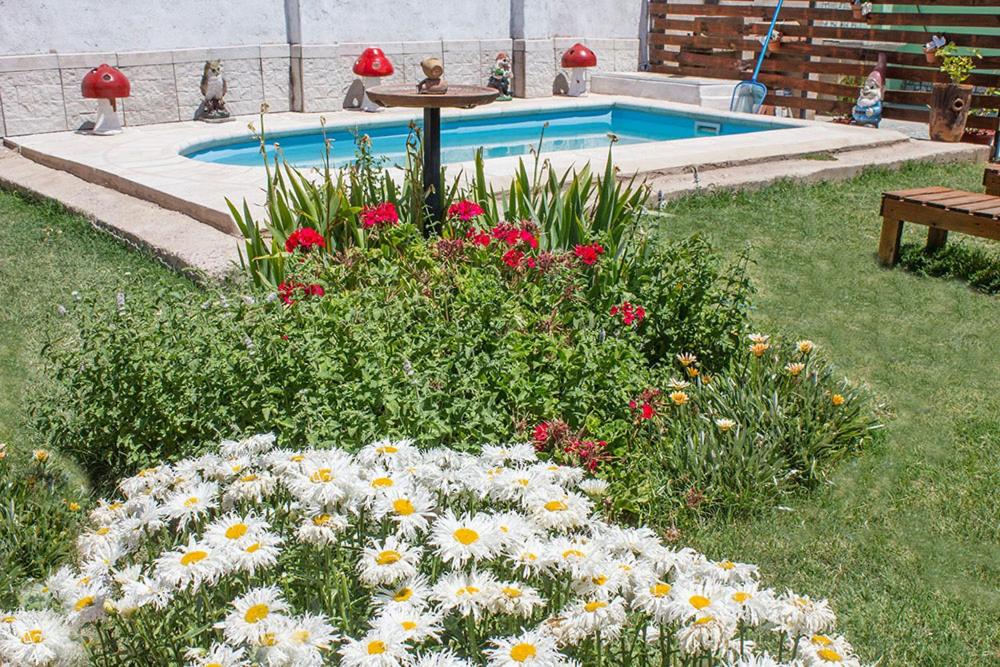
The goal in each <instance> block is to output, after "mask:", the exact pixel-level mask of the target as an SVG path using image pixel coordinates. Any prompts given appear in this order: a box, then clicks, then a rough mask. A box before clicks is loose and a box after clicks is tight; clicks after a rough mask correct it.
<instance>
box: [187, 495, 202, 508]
mask: <svg viewBox="0 0 1000 667" xmlns="http://www.w3.org/2000/svg"><path fill="white" fill-rule="evenodd" d="M199 502H200V501H199V500H198V496H191V497H190V498H188V499H187V500H185V501H184V507H194V506H195V505H197V504H198V503H199Z"/></svg>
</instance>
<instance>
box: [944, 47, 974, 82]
mask: <svg viewBox="0 0 1000 667" xmlns="http://www.w3.org/2000/svg"><path fill="white" fill-rule="evenodd" d="M936 55H937V56H938V57H939V58H941V67H940V69H941V71H942V72H944V73H945V74H947V75H948V78H949V79H951V82H952V83H955V84H960V83H964V82H965V81H966V80H967V79H968V78H969V76H971V75H972V72H973V70H975V69H976V59H982V57H983V56H982V54H981V53H980V52H979V51H978V50H976V49H973V50H972V51H971V53H968V54H963V53H959V48H958V47H957V46H956V45H955V42H949V43H948V44H946V45H945V46H942V47H941V48H940V49H938V50H937V51H936Z"/></svg>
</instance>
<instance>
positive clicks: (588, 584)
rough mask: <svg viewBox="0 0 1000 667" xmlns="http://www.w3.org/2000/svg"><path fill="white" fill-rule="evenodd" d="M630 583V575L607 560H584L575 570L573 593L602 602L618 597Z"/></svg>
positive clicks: (598, 558)
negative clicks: (598, 599)
mask: <svg viewBox="0 0 1000 667" xmlns="http://www.w3.org/2000/svg"><path fill="white" fill-rule="evenodd" d="M627 583H628V575H627V573H626V572H625V571H623V570H622V569H621V568H620V567H619V566H618V565H617V564H616V563H614V562H613V561H611V560H609V559H606V558H600V557H597V558H590V559H587V560H584V561H583V562H581V563H580V564H579V566H578V567H577V568H576V569H575V572H574V578H573V591H574V592H575V593H576V594H577V595H580V596H582V597H586V598H591V599H597V598H600V599H602V600H604V599H607V598H610V597H612V596H615V595H617V594H618V593H619V592H621V590H622V589H623V588H624V587H625V585H626V584H627Z"/></svg>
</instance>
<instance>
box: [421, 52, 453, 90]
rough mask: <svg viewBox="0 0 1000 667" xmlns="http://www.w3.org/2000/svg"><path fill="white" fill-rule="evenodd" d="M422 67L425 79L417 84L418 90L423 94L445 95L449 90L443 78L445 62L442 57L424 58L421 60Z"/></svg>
mask: <svg viewBox="0 0 1000 667" xmlns="http://www.w3.org/2000/svg"><path fill="white" fill-rule="evenodd" d="M420 69H422V70H423V71H424V77H425V78H424V80H423V81H421V82H420V83H418V84H417V92H418V93H421V94H423V95H444V94H445V93H447V92H448V84H447V83H446V82H445V80H444V79H443V78H442V76H443V75H444V64H443V63H442V62H441V59H440V58H434V57H430V58H424V59H423V60H422V61H420Z"/></svg>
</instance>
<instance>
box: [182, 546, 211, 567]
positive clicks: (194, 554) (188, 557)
mask: <svg viewBox="0 0 1000 667" xmlns="http://www.w3.org/2000/svg"><path fill="white" fill-rule="evenodd" d="M206 558H208V552H207V551H200V550H196V551H189V552H187V553H186V554H184V555H183V556H181V565H184V566H185V567H187V566H188V565H194V564H195V563H199V562H201V561H203V560H205V559H206Z"/></svg>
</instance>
